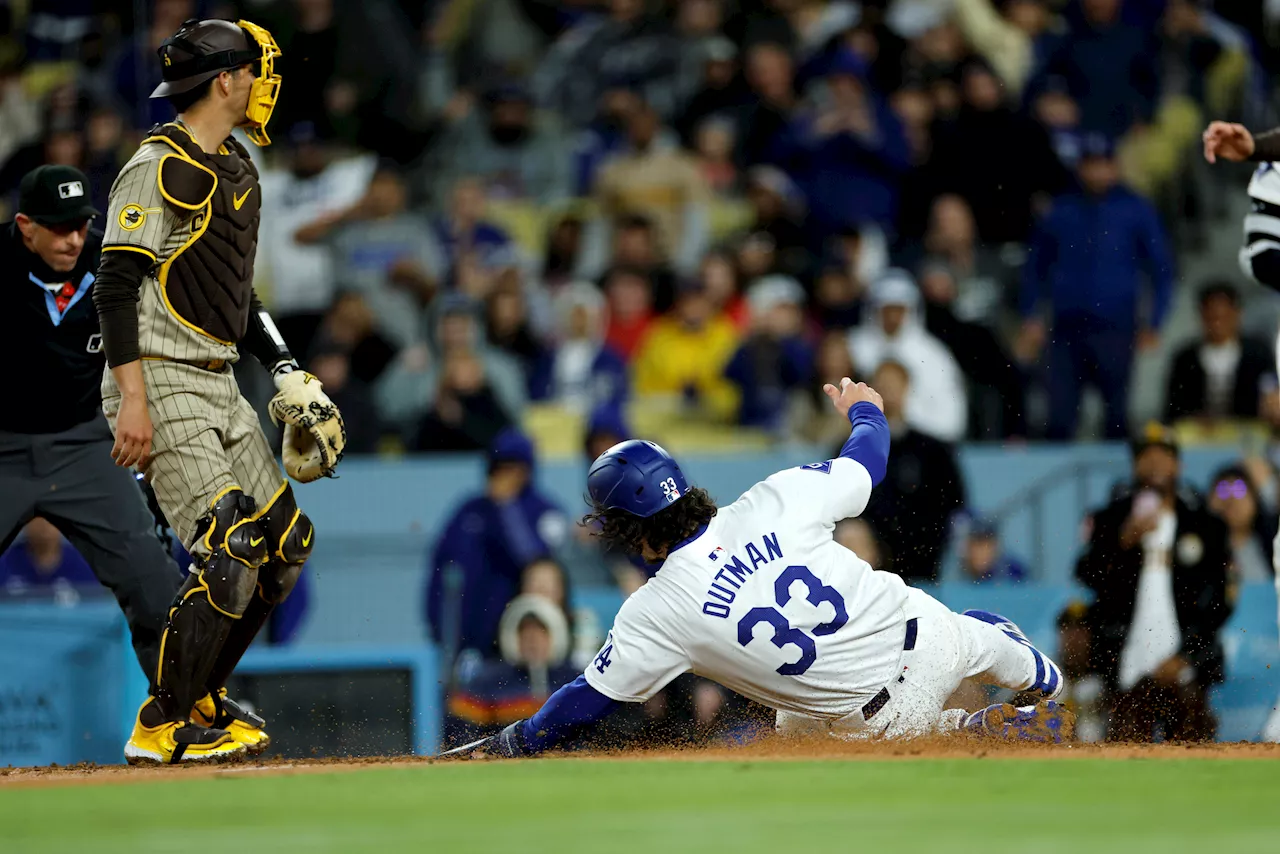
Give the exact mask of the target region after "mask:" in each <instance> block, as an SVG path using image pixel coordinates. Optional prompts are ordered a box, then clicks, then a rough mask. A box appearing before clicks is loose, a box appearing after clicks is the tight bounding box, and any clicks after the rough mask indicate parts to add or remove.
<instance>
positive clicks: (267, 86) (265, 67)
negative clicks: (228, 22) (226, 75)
mask: <svg viewBox="0 0 1280 854" xmlns="http://www.w3.org/2000/svg"><path fill="white" fill-rule="evenodd" d="M236 24H237V25H238V26H239V27H240V28H241V29H243V30H244V31H245V33H246V34H247V35H248V36H249V38H251V39H252V40H253V41H255V42H257V44H258V47H260V48H261V49H262V57H261V58H260V59H259V60H258V67H257V68H256V69H255V71H256V73H257V79H256V80H254V81H253V88H252V89H251V90H250V91H249V106H248V107H246V108H245V120H244V121H243V122H241V123H240V126H241V127H243V128H245V134H246V135H247V136H248V137H249V139H251V140H253V142H254V143H255V144H256V145H270V144H271V137H269V136H267V122H268V121H270V120H271V112H272V111H273V110H274V109H275V108H276V99H277V98H279V97H280V75H279V74H276V73H275V61H276V57H277V56H280V46H279V45H278V44H276V40H275V38H274V37H272V35H271V33H269V32H267V30H266V29H265V28H263V27H260V26H258V25H257V24H255V23H253V22H252V21H237V22H236Z"/></svg>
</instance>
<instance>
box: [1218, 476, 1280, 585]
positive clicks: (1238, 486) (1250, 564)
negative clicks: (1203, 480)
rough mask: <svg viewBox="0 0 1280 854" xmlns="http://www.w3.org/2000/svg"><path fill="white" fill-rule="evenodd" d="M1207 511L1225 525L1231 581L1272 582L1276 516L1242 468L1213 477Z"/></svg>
mask: <svg viewBox="0 0 1280 854" xmlns="http://www.w3.org/2000/svg"><path fill="white" fill-rule="evenodd" d="M1209 510H1210V511H1211V512H1212V513H1214V514H1215V515H1217V517H1218V518H1219V519H1221V520H1222V521H1223V522H1225V523H1226V525H1227V537H1228V538H1229V540H1230V543H1231V557H1232V576H1231V580H1232V582H1237V583H1238V582H1250V581H1271V580H1272V578H1273V577H1274V576H1275V571H1274V570H1273V569H1272V563H1271V556H1272V551H1273V548H1274V542H1273V541H1274V539H1275V535H1276V514H1275V511H1274V510H1272V509H1271V508H1270V507H1269V506H1268V505H1267V502H1266V501H1265V500H1264V499H1263V498H1262V496H1261V495H1260V494H1259V492H1258V488H1257V486H1256V485H1255V484H1254V481H1253V477H1252V476H1251V475H1250V474H1249V472H1248V471H1246V470H1245V468H1244V467H1243V466H1227V467H1226V468H1224V469H1222V470H1220V471H1219V472H1218V473H1217V474H1215V475H1214V476H1213V479H1212V480H1211V481H1210V487H1209Z"/></svg>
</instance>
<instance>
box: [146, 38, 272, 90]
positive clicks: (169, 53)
mask: <svg viewBox="0 0 1280 854" xmlns="http://www.w3.org/2000/svg"><path fill="white" fill-rule="evenodd" d="M157 53H159V54H160V61H161V62H162V63H163V68H162V69H161V75H162V76H163V77H164V82H163V83H161V84H160V85H159V86H157V87H156V88H155V91H154V92H152V93H151V97H152V98H167V97H169V96H170V95H181V94H182V93H183V92H189V91H190V90H192V89H194V88H195V87H197V86H199V85H200V84H201V83H203V82H204V81H206V80H208V79H209V78H211V77H216V76H217V75H218V74H220V73H221V72H223V71H227V70H229V69H232V68H239V67H240V66H242V65H248V64H251V63H256V62H258V61H259V60H260V59H261V58H262V48H261V47H260V46H259V45H258V43H257V42H256V41H255V40H254V39H253V38H252V37H251V36H250V35H249V34H248V33H247V32H246V31H245V30H244V28H242V27H240V26H239V25H237V24H233V23H232V22H231V21H219V20H212V19H211V20H207V21H199V20H196V19H194V18H192V19H190V20H187V21H183V22H182V26H181V27H180V28H179V29H178V32H176V33H174V34H173V35H172V36H170V37H169V38H167V39H165V40H164V42H163V43H162V44H161V45H160V49H159V50H158V51H157Z"/></svg>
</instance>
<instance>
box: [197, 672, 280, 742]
mask: <svg viewBox="0 0 1280 854" xmlns="http://www.w3.org/2000/svg"><path fill="white" fill-rule="evenodd" d="M219 706H221V708H219ZM191 720H192V721H194V722H195V723H197V724H199V725H200V726H204V727H217V728H218V729H221V730H226V732H227V733H229V734H230V735H231V737H232V738H233V739H235V741H236V742H238V743H239V744H242V745H244V749H245V750H246V751H248V754H249V755H250V756H257V755H258V754H260V753H262V752H264V751H265V750H266V749H267V748H268V747H270V746H271V736H269V735H267V732H266V730H265V729H264V727H266V725H267V722H266V721H265V720H263V719H262V718H260V717H258V716H257V715H255V714H254V713H253V712H250V711H249V710H247V709H245V708H244V707H243V706H241V705H240V704H239V703H237V702H236V701H235V700H231V699H228V698H227V689H226V688H223V689H222V690H220V691H219V692H218V702H217V703H214V701H213V695H211V694H205V695H204V697H202V698H201V699H200V700H198V701H197V702H196V705H195V708H193V709H192V710H191Z"/></svg>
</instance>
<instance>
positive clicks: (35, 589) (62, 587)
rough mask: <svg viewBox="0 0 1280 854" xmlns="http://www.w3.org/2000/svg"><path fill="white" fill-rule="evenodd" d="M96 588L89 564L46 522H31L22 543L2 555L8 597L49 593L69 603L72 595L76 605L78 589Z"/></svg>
mask: <svg viewBox="0 0 1280 854" xmlns="http://www.w3.org/2000/svg"><path fill="white" fill-rule="evenodd" d="M97 586H98V579H97V577H96V576H95V575H94V574H93V570H92V569H90V568H89V564H87V563H85V560H84V558H83V557H81V556H80V553H79V552H78V551H76V550H75V549H73V548H72V547H71V545H70V544H69V543H67V542H66V541H65V540H64V539H62V534H60V533H58V529H57V528H55V527H54V526H53V525H52V524H50V523H49V522H46V521H45V520H44V519H38V518H37V519H32V520H31V521H30V522H28V523H27V526H26V527H25V528H24V529H23V532H22V537H21V539H18V540H17V541H15V542H14V543H13V545H12V546H10V547H9V548H8V549H7V550H5V551H4V552H3V553H2V554H0V591H3V592H5V593H7V594H9V595H19V596H20V595H32V594H36V593H47V594H51V595H53V596H54V597H55V598H57V599H58V600H59V601H66V600H67V595H68V594H69V595H70V596H71V597H73V598H72V600H71V601H76V600H78V598H79V596H78V594H76V593H75V592H74V591H75V588H77V587H94V588H96V587H97ZM63 591H65V593H64V592H63Z"/></svg>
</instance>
